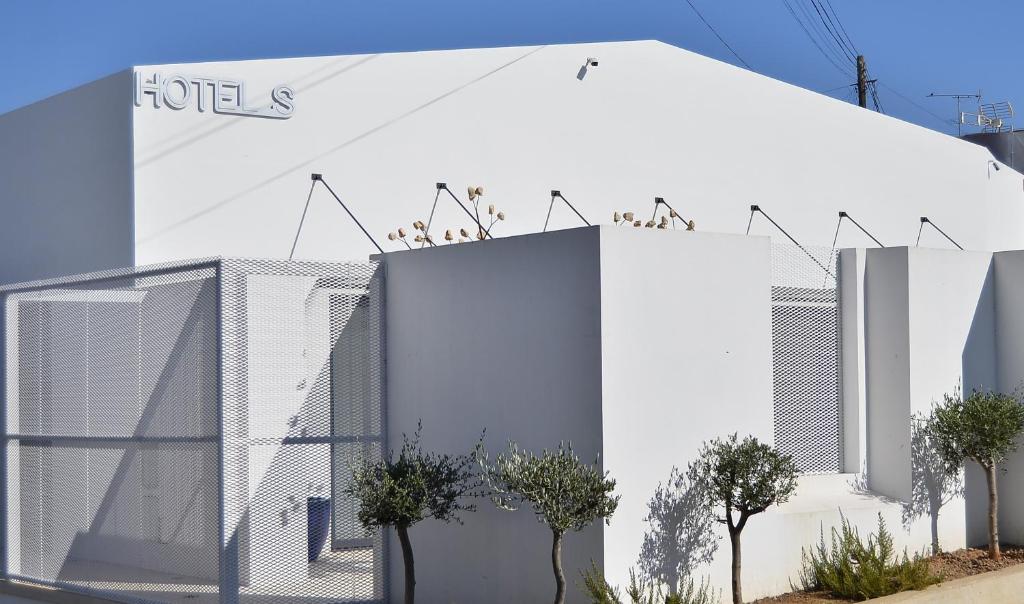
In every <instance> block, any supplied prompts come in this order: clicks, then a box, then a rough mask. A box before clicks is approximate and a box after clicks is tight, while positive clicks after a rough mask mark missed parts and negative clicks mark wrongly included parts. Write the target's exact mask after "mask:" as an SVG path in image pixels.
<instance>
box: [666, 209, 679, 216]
mask: <svg viewBox="0 0 1024 604" xmlns="http://www.w3.org/2000/svg"><path fill="white" fill-rule="evenodd" d="M668 215H669V216H671V217H672V218H679V214H676V211H675V210H669V211H668Z"/></svg>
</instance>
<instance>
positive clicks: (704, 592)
mask: <svg viewBox="0 0 1024 604" xmlns="http://www.w3.org/2000/svg"><path fill="white" fill-rule="evenodd" d="M582 575H583V585H582V586H581V587H582V589H583V591H584V593H586V594H587V597H589V598H590V602H591V603H592V604H626V603H627V602H628V604H716V603H717V602H719V601H720V599H721V594H720V593H717V592H715V591H714V590H712V589H711V586H710V585H709V584H708V583H706V582H704V581H701V582H700V583H694V582H693V579H690V578H684V579H682V580H680V581H679V585H678V586H677V589H676V590H675V592H674V593H673V592H672V590H665V589H664V588H663V587H662V586H661V585H658V584H657V583H655V582H653V581H648V580H646V579H644V578H643V577H637V575H636V572H635V571H634V570H633V569H632V568H631V569H629V587H627V588H626V597H627V598H628V600H625V601H624V600H622V597H621V595H620V593H619V589H618V588H617V587H612V586H611V585H609V584H608V581H607V580H605V578H604V575H603V574H602V573H601V571H600V570H599V569H598V568H597V566H596V565H595V564H594V563H593V562H591V563H590V570H587V571H583V572H582Z"/></svg>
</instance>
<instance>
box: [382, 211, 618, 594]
mask: <svg viewBox="0 0 1024 604" xmlns="http://www.w3.org/2000/svg"><path fill="white" fill-rule="evenodd" d="M598 246H599V230H598V229H596V228H594V229H579V230H574V231H569V232H565V233H561V234H559V235H547V236H543V235H532V236H525V237H514V238H508V239H500V240H497V241H493V242H487V243H473V244H466V245H456V246H451V247H448V246H442V247H438V248H436V249H430V250H422V251H415V252H397V253H392V254H387V255H385V256H383V259H384V262H385V270H386V278H387V294H386V295H387V305H386V330H387V341H386V345H387V357H388V362H387V392H388V410H387V417H388V439H389V445H390V446H391V447H392V448H394V449H396V450H397V449H399V448H400V447H401V443H402V440H401V439H402V434H403V433H405V434H410V435H411V434H412V433H413V431H414V430H415V429H416V422H417V421H418V420H420V419H422V420H423V446H424V448H425V449H427V450H435V451H439V452H447V453H461V452H469V451H470V450H471V449H472V447H473V446H474V444H475V443H476V440H477V439H478V438H479V437H480V432H481V430H483V429H484V428H486V429H487V438H486V445H487V447H488V449H489V450H490V451H491V452H492V453H494V452H497V451H500V450H501V449H502V448H503V447H505V444H506V440H507V439H514V440H515V441H516V442H518V443H519V444H520V445H521V446H523V447H526V448H528V449H531V450H534V451H539V450H540V449H542V448H549V449H550V448H553V447H556V446H557V445H558V443H559V441H560V440H569V441H571V442H572V444H573V447H574V449H575V450H576V451H577V453H578V454H579V455H580V457H581V458H583V459H584V460H593V459H594V458H595V457H596V456H597V455H599V454H600V453H601V425H602V402H601V396H602V395H601V349H602V346H601V329H602V324H601V318H600V300H601V285H600V281H599V279H600V265H599V262H600V256H599V247H598ZM478 505H479V508H480V509H479V511H478V512H476V513H474V514H464V515H463V518H464V520H465V525H464V526H459V525H458V524H452V525H445V524H442V523H440V522H437V521H433V520H426V521H424V522H421V523H419V524H417V525H415V526H414V527H413V528H412V529H411V530H410V535H411V539H412V545H413V551H414V553H415V556H416V576H417V595H418V597H419V598H420V599H422V600H423V601H426V602H449V601H455V602H509V603H514V602H539V601H545V600H548V599H551V598H552V597H553V596H554V589H555V586H554V576H553V574H552V570H551V564H550V551H551V533H550V531H549V530H548V529H547V528H546V527H545V526H543V525H541V524H539V523H538V522H537V521H536V520H535V519H534V516H533V514H532V513H531V512H530V511H529V510H527V509H524V510H520V511H518V512H514V513H512V512H505V511H500V510H497V509H496V508H495V507H494V506H493V505H492V504H491V502H490V501H489V500H486V499H484V500H480V501H478ZM601 544H602V529H601V527H600V526H599V525H595V526H594V527H592V528H590V529H588V530H586V531H584V532H582V533H572V534H569V535H567V537H566V540H565V543H564V546H563V556H564V558H563V560H564V563H565V569H566V576H567V578H568V581H569V582H570V588H569V590H568V591H569V600H568V601H569V602H582V601H583V600H582V599H581V597H580V594H579V592H578V591H577V590H576V589H575V587H574V582H575V581H576V579H577V577H579V570H580V569H582V568H586V567H587V566H589V563H590V560H591V559H594V560H595V562H596V563H597V564H598V565H601V564H602V562H603V561H602V559H601V558H602V545H601ZM389 554H390V560H391V568H390V571H391V598H392V601H395V602H398V601H401V597H402V593H403V589H402V585H403V583H402V569H403V566H402V554H401V549H400V547H399V544H398V542H397V540H396V539H392V540H391V543H390V552H389Z"/></svg>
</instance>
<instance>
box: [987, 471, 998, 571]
mask: <svg viewBox="0 0 1024 604" xmlns="http://www.w3.org/2000/svg"><path fill="white" fill-rule="evenodd" d="M984 470H985V481H986V482H988V557H989V558H992V559H993V560H999V559H1000V558H1002V554H1001V553H1000V551H999V495H998V494H997V493H996V464H989V465H987V466H985V468H984Z"/></svg>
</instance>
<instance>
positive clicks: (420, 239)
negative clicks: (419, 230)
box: [413, 235, 423, 243]
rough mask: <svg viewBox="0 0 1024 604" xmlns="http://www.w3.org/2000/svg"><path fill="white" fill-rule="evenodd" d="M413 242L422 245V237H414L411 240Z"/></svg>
mask: <svg viewBox="0 0 1024 604" xmlns="http://www.w3.org/2000/svg"><path fill="white" fill-rule="evenodd" d="M413 241H415V242H416V243H423V235H416V238H415V239H413Z"/></svg>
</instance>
